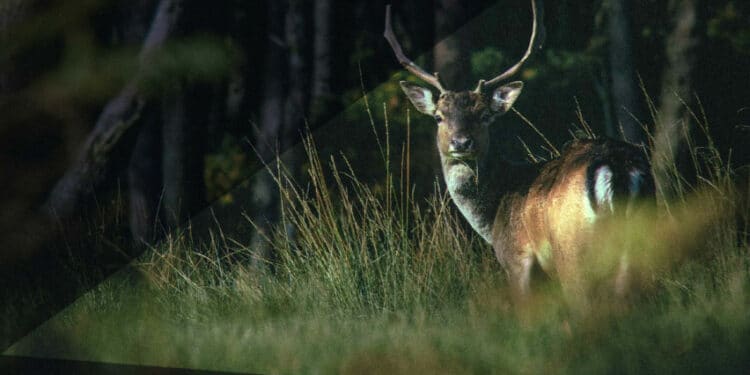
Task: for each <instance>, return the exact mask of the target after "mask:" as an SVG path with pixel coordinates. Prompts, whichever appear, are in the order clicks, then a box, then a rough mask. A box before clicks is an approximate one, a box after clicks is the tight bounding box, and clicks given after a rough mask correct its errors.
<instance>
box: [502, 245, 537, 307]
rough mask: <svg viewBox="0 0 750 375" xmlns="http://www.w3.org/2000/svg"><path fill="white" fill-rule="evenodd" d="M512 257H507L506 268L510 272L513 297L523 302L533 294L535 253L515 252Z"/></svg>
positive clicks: (509, 279)
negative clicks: (532, 276)
mask: <svg viewBox="0 0 750 375" xmlns="http://www.w3.org/2000/svg"><path fill="white" fill-rule="evenodd" d="M513 255H514V256H513V257H512V258H511V259H505V262H503V263H505V269H506V272H507V273H508V281H509V283H510V287H511V291H512V293H513V298H514V300H515V301H516V302H523V301H525V300H527V299H528V297H529V296H530V294H531V270H532V269H533V267H534V262H535V260H536V259H535V258H534V254H532V253H531V252H527V253H521V254H513Z"/></svg>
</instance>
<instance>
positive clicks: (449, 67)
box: [433, 0, 470, 89]
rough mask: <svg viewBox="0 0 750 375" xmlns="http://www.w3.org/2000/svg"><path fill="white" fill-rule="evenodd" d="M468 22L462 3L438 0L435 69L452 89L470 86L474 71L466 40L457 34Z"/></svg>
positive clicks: (457, 0) (436, 6)
mask: <svg viewBox="0 0 750 375" xmlns="http://www.w3.org/2000/svg"><path fill="white" fill-rule="evenodd" d="M465 22H466V9H465V8H464V5H463V4H462V3H461V1H460V0H438V1H437V2H436V4H435V38H436V39H437V40H436V42H437V43H436V44H435V48H434V50H433V53H434V64H433V67H434V70H435V71H436V72H439V73H440V79H441V80H442V81H443V83H444V84H445V85H446V87H448V88H449V89H460V88H462V87H465V86H466V85H468V84H469V83H468V82H466V79H465V78H464V77H466V75H467V74H468V73H469V72H470V67H469V61H468V56H467V51H466V50H465V46H466V41H465V40H462V38H461V36H460V34H459V33H456V32H455V31H456V30H457V29H458V28H459V27H460V26H461V25H463V24H464V23H465Z"/></svg>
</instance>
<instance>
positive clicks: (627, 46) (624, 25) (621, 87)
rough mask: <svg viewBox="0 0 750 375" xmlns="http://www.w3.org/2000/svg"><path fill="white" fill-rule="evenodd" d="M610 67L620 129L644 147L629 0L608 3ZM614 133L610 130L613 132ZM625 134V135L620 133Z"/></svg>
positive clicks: (612, 135)
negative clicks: (639, 119) (639, 120)
mask: <svg viewBox="0 0 750 375" xmlns="http://www.w3.org/2000/svg"><path fill="white" fill-rule="evenodd" d="M608 23H609V27H608V29H609V66H610V75H611V78H612V102H613V105H614V110H615V117H616V120H617V125H618V126H619V129H616V130H615V133H613V134H608V135H609V136H611V137H616V136H617V135H618V134H619V135H620V136H622V137H623V138H624V139H625V140H626V141H628V142H631V143H635V144H643V143H644V141H645V134H644V132H643V129H642V128H641V125H640V123H639V122H638V121H637V119H638V118H640V114H641V111H640V110H639V108H640V105H639V100H638V95H639V94H638V93H639V90H638V84H637V81H636V74H635V62H634V61H633V33H632V27H631V24H632V12H631V6H630V2H629V1H627V0H609V21H608ZM610 131H611V130H610ZM620 133H622V134H620Z"/></svg>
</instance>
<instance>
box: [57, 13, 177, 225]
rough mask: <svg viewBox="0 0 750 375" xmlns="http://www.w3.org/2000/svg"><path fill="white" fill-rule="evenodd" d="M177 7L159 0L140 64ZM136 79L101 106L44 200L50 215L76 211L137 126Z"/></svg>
mask: <svg viewBox="0 0 750 375" xmlns="http://www.w3.org/2000/svg"><path fill="white" fill-rule="evenodd" d="M181 8H182V1H181V0H162V1H161V2H160V3H159V6H158V7H157V10H156V15H155V16H154V19H153V21H152V23H151V27H150V28H149V32H148V34H147V35H146V38H145V40H144V42H143V47H142V49H141V52H140V56H139V58H140V63H141V67H143V66H145V65H146V64H147V63H148V60H149V58H150V56H151V55H152V54H153V53H155V51H157V50H158V49H159V48H161V46H162V45H163V44H164V42H165V41H166V40H167V38H168V37H169V35H170V34H171V32H172V31H173V29H174V27H175V25H176V24H177V20H178V18H179V16H180V13H181ZM138 81H139V76H136V77H134V78H133V79H132V80H131V81H130V82H129V83H128V84H126V86H125V87H124V88H123V89H122V90H121V91H120V93H119V94H118V95H117V96H116V97H114V98H113V99H112V100H110V101H109V103H107V105H106V106H105V107H104V109H103V110H102V113H101V114H100V115H99V118H98V119H97V122H96V125H95V126H94V129H93V130H92V132H91V133H90V134H89V136H88V137H87V138H86V141H85V142H84V145H83V149H82V151H81V153H80V154H79V157H78V160H77V161H76V162H75V163H74V164H73V165H72V166H71V168H70V169H69V170H68V172H66V173H65V175H64V176H63V177H62V178H61V179H60V180H59V181H58V182H57V184H56V185H55V187H54V188H53V189H52V191H51V193H50V195H49V197H48V199H47V201H46V202H45V204H44V207H43V211H44V212H46V213H47V214H48V215H50V216H51V217H53V218H57V219H60V220H63V219H65V218H68V217H71V216H72V215H73V214H74V213H76V212H78V211H80V210H81V209H82V208H84V207H85V205H86V204H87V203H88V202H90V198H92V196H93V194H94V193H95V192H96V191H97V190H98V189H99V187H100V186H101V185H102V183H103V182H104V181H105V180H106V179H107V176H108V175H110V173H112V172H113V169H114V168H113V165H114V162H115V161H117V158H115V157H114V156H115V154H114V150H116V149H118V148H119V147H118V146H123V145H121V144H120V142H121V140H123V139H124V138H126V137H125V136H126V135H132V133H133V132H134V131H135V130H136V129H137V124H138V119H139V116H140V114H141V110H142V109H143V106H144V99H143V97H142V95H141V93H140V92H139V88H138ZM131 138H134V137H131ZM123 148H124V149H123V150H119V151H121V152H124V153H130V151H132V145H131V148H128V147H123ZM118 154H119V152H118ZM119 156H122V155H119Z"/></svg>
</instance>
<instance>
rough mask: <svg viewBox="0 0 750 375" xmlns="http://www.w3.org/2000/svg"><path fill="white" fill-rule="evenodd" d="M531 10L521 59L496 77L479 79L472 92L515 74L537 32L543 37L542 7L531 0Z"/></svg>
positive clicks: (527, 53)
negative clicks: (527, 40)
mask: <svg viewBox="0 0 750 375" xmlns="http://www.w3.org/2000/svg"><path fill="white" fill-rule="evenodd" d="M531 11H532V13H533V16H534V23H533V24H532V25H531V39H530V40H529V46H528V47H527V48H526V53H524V55H523V57H521V60H519V61H518V62H517V63H516V64H515V65H513V66H511V67H510V68H508V70H506V71H504V72H503V73H501V74H500V75H498V76H497V77H495V78H492V79H490V80H489V81H485V80H483V79H480V80H479V83H478V84H477V88H476V89H474V92H476V93H481V92H482V91H484V90H485V89H489V88H492V87H494V86H495V85H497V84H498V83H500V82H502V81H503V80H505V79H508V78H509V77H511V76H512V75H514V74H516V73H517V72H518V70H519V69H521V66H523V63H525V62H526V59H528V58H529V56H531V52H533V51H534V47H535V45H536V44H537V42H536V36H537V34H542V39H544V25H543V24H541V19H542V16H543V14H542V13H543V9H541V7H540V9H537V6H536V1H534V0H531ZM537 29H540V30H537ZM540 43H541V42H540Z"/></svg>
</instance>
